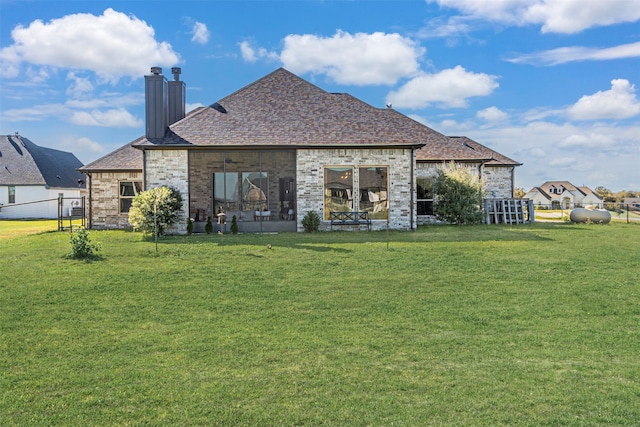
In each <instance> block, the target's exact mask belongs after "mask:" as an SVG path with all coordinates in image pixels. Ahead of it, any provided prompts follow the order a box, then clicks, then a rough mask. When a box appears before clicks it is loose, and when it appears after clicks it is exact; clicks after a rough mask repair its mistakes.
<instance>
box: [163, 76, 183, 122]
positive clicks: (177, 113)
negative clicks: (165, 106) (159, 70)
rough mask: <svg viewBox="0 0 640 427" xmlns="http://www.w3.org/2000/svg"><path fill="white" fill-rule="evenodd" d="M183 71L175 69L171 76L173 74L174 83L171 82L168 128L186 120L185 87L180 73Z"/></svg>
mask: <svg viewBox="0 0 640 427" xmlns="http://www.w3.org/2000/svg"><path fill="white" fill-rule="evenodd" d="M181 72H182V69H181V68H180V67H173V68H172V69H171V74H173V81H172V82H169V122H168V123H167V125H168V126H171V125H172V124H174V123H175V122H177V121H178V120H182V119H184V116H185V85H184V82H181V81H180V73H181Z"/></svg>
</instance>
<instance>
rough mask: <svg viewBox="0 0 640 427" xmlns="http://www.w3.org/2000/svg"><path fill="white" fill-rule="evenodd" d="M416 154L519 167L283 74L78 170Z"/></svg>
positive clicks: (463, 141) (468, 142) (473, 145)
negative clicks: (221, 154)
mask: <svg viewBox="0 0 640 427" xmlns="http://www.w3.org/2000/svg"><path fill="white" fill-rule="evenodd" d="M354 146H356V147H391V146H404V147H414V148H419V147H422V148H419V149H418V150H417V151H416V160H418V161H447V160H455V161H475V162H478V161H481V162H485V163H486V164H489V165H492V164H493V165H513V166H519V165H520V163H518V162H515V161H514V160H511V159H509V158H508V157H506V156H503V155H501V154H500V153H497V152H496V151H493V150H491V149H489V148H487V147H485V146H483V145H482V144H479V143H477V142H475V141H473V140H471V139H469V138H466V137H460V138H458V137H448V136H445V135H443V134H441V133H439V132H436V131H435V130H433V129H431V128H429V127H427V126H425V125H423V124H421V123H419V122H417V121H415V120H413V119H411V118H409V117H407V116H405V115H403V114H401V113H399V112H397V111H395V110H393V109H390V108H384V109H380V108H375V107H373V106H371V105H369V104H367V103H365V102H363V101H360V100H359V99H357V98H355V97H353V96H351V95H349V94H345V93H329V92H326V91H324V90H322V89H320V88H318V87H317V86H315V85H313V84H311V83H309V82H307V81H305V80H303V79H302V78H300V77H298V76H296V75H295V74H293V73H291V72H289V71H287V70H285V69H284V68H279V69H277V70H275V71H274V72H272V73H270V74H268V75H266V76H265V77H262V78H261V79H259V80H257V81H255V82H253V83H251V84H249V85H247V86H245V87H244V88H242V89H240V90H238V91H236V92H234V93H232V94H230V95H228V96H227V97H225V98H222V99H221V100H219V101H218V102H215V103H213V104H211V105H210V106H208V107H200V108H197V109H195V110H193V111H191V112H190V113H188V114H187V116H186V117H185V118H184V119H182V120H180V121H178V122H176V123H174V124H172V125H171V126H169V129H168V130H167V132H166V134H165V136H164V138H162V139H158V140H149V139H147V138H146V137H144V136H143V137H140V138H138V139H136V140H135V141H133V142H131V143H129V144H126V145H124V146H123V147H120V148H119V149H117V150H116V151H114V152H112V153H110V154H108V155H106V156H104V157H102V158H100V159H98V160H96V161H94V162H92V163H90V164H88V165H87V166H85V167H83V168H81V169H80V170H81V171H82V172H91V171H113V170H142V168H143V159H142V152H141V151H139V150H136V149H135V148H142V149H164V148H172V147H189V148H212V147H213V148H230V149H233V148H241V147H242V148H246V147H252V148H259V147H263V148H268V147H288V148H304V147H354Z"/></svg>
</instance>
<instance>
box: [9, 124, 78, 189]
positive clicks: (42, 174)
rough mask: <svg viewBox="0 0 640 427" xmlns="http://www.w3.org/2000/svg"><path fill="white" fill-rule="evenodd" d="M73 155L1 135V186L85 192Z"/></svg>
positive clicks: (76, 161)
mask: <svg viewBox="0 0 640 427" xmlns="http://www.w3.org/2000/svg"><path fill="white" fill-rule="evenodd" d="M81 166H82V162H80V160H78V159H77V158H76V156H74V155H73V154H72V153H68V152H66V151H59V150H54V149H52V148H46V147H40V146H38V145H36V144H34V143H33V142H31V141H30V140H28V139H27V138H25V137H23V136H20V135H0V185H45V186H47V187H53V188H84V187H85V183H84V176H83V175H82V174H80V173H79V172H78V171H77V170H76V169H78V168H79V167H81Z"/></svg>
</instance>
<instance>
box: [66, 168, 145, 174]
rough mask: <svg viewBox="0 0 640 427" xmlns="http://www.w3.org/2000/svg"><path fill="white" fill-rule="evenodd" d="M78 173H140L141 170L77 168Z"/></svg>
mask: <svg viewBox="0 0 640 427" xmlns="http://www.w3.org/2000/svg"><path fill="white" fill-rule="evenodd" d="M76 170H77V171H78V172H80V173H92V172H142V168H139V169H134V168H126V169H115V168H108V169H106V168H105V169H99V168H97V169H93V168H91V169H85V168H79V169H76Z"/></svg>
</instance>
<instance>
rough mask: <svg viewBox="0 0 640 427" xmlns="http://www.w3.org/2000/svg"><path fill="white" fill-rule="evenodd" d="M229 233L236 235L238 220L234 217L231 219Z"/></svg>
mask: <svg viewBox="0 0 640 427" xmlns="http://www.w3.org/2000/svg"><path fill="white" fill-rule="evenodd" d="M231 233H233V234H238V218H236V216H235V215H234V216H233V217H232V218H231Z"/></svg>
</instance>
